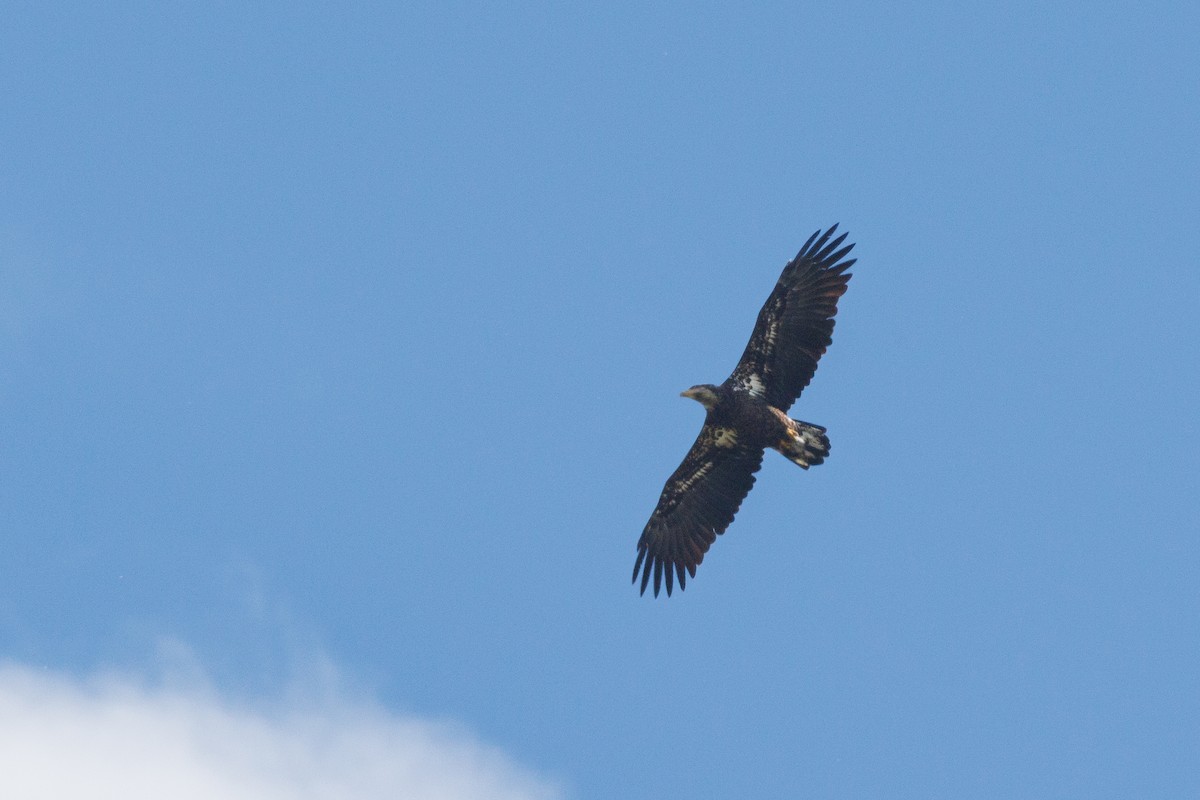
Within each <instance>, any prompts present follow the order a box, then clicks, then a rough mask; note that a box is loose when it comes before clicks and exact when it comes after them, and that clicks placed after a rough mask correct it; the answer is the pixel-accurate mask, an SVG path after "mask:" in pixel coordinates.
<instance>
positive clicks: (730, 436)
mask: <svg viewBox="0 0 1200 800" xmlns="http://www.w3.org/2000/svg"><path fill="white" fill-rule="evenodd" d="M713 444H714V445H715V446H717V447H733V446H734V445H736V444H737V431H735V430H734V429H733V428H717V435H716V437H714V438H713Z"/></svg>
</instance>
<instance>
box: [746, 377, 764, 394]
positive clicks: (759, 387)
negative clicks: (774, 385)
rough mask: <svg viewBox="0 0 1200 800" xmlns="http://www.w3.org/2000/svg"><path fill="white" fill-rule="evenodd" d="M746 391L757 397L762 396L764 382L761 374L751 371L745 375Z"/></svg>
mask: <svg viewBox="0 0 1200 800" xmlns="http://www.w3.org/2000/svg"><path fill="white" fill-rule="evenodd" d="M746 391H748V392H750V394H752V395H756V396H758V397H762V396H763V395H764V394H766V391H767V387H766V384H764V383H763V381H762V376H760V375H759V374H758V373H757V372H751V373H750V374H749V375H747V376H746Z"/></svg>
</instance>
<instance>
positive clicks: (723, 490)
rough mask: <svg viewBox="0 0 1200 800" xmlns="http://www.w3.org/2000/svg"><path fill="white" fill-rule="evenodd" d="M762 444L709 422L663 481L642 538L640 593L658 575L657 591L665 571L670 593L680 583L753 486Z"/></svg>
mask: <svg viewBox="0 0 1200 800" xmlns="http://www.w3.org/2000/svg"><path fill="white" fill-rule="evenodd" d="M762 459H763V450H762V448H757V449H756V448H749V447H744V446H742V445H740V444H738V441H737V433H736V431H734V430H733V429H731V428H724V427H720V426H716V425H707V424H706V425H705V426H704V427H703V428H701V429H700V435H699V436H697V437H696V443H695V444H693V445H692V449H691V450H689V451H688V454H687V456H686V457H685V458H684V459H683V463H682V464H680V465H679V469H677V470H675V473H674V474H673V475H672V476H671V477H670V478H669V479H668V480H667V485H666V486H665V487H663V492H662V496H661V497H660V498H659V499H658V506H657V507H656V508H655V509H654V513H653V514H651V515H650V521H649V522H647V523H646V529H645V530H643V531H642V538H641V539H639V540H638V545H637V546H638V556H637V563H635V564H634V565H633V582H634V583H637V580H638V573H639V572H640V573H641V576H642V594H645V593H646V585H647V584H648V583H649V582H650V575H651V574H652V573H653V575H654V596H655V597H657V596H658V591H659V588H660V587H661V585H662V579H663V575H664V574H665V575H666V579H667V595H668V596H670V594H671V589H672V584H673V582H674V579H675V578H676V577H678V579H679V588H680V589H682V588H683V587H684V584H685V582H686V580H687V576H688V575H690V576H692V577H693V578H694V577H696V567H697V566H698V565H699V564H700V562H701V561H703V560H704V554H705V553H707V552H708V548H709V546H710V545H711V544H712V543H713V541H714V540H715V539H716V538H717V535H718V534H720V533H724V532H725V529H726V528H728V527H729V523H731V522H733V515H734V514H736V513H737V510H738V508H739V507H740V506H741V505H742V501H743V500H745V499H746V495H747V494H749V493H750V488H751V487H752V486H754V473H756V472H758V468H759V467H760V466H762Z"/></svg>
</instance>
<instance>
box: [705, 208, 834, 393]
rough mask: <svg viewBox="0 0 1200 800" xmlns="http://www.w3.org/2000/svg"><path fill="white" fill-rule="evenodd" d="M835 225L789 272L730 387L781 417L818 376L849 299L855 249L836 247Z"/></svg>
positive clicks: (761, 317)
mask: <svg viewBox="0 0 1200 800" xmlns="http://www.w3.org/2000/svg"><path fill="white" fill-rule="evenodd" d="M836 230H837V225H834V226H833V227H832V228H830V229H829V230H827V231H825V233H821V232H820V231H817V232H816V233H814V234H813V235H812V236H811V237H810V238H809V240H808V241H807V242H805V244H804V247H802V248H801V249H800V252H799V253H798V254H797V255H796V257H795V258H794V259H792V261H791V262H789V263H788V265H787V266H786V267H784V268H783V274H782V275H780V276H779V281H778V282H777V283H776V284H775V289H774V291H772V292H771V296H770V297H768V298H767V302H766V303H764V304H763V307H762V311H760V312H759V313H758V322H756V323H755V325H754V333H752V334H751V335H750V342H749V344H747V345H746V351H745V352H744V353H742V358H741V360H740V361H739V362H738V365H737V367H735V368H734V370H733V374H732V375H730V376H729V381H727V383H733V384H736V385H739V386H741V387H742V388H744V389H745V390H746V391H749V392H753V393H755V394H758V395H759V396H760V397H762V398H763V399H764V400H766V401H767V402H768V403H770V404H771V405H773V406H775V407H776V408H778V409H779V410H780V411H787V410H788V408H790V407H791V405H792V403H794V402H796V398H797V397H799V396H800V392H802V391H803V390H804V387H805V386H808V383H809V381H811V380H812V377H813V373H815V372H816V371H817V360H818V359H820V358H821V356H822V355H823V354H824V353H825V349H826V348H827V347H829V344H830V342H831V341H832V334H833V317H834V315H835V314H837V302H838V298H840V297H841V296H842V295H843V294H845V293H846V283H847V282H848V281H849V280H850V274H849V273H847V272H846V270H847V269H849V268H850V266H851V265H852V264H853V263H854V261H855V259H853V258H851V259H848V260H846V261H842V260H841V259H842V258H843V257H844V256H845V255H846V254H847V253H849V252H850V249H851V248H852V247H854V245H853V244H848V245H846V246H845V247H841V249H839V247H840V245H841V244H842V242H843V241H845V239H846V234H844V233H843V234H842V235H841V236H839V237H837V238H836V239H834V240H833V241H830V237H831V236H833V233H834V231H836Z"/></svg>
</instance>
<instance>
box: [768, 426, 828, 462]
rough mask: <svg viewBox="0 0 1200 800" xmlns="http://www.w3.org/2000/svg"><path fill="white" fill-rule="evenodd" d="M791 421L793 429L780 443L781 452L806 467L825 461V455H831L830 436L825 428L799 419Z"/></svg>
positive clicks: (790, 459)
mask: <svg viewBox="0 0 1200 800" xmlns="http://www.w3.org/2000/svg"><path fill="white" fill-rule="evenodd" d="M790 422H791V423H792V425H791V429H790V430H789V431H788V435H787V437H785V438H784V440H783V441H781V442H780V443H779V446H778V450H779V452H781V453H783V454H784V455H785V456H787V458H788V460H789V461H791V462H792V463H794V464H799V465H800V466H801V467H804V469H808V468H809V467H811V466H812V465H814V464H820V463H821V462H822V461H824V460H825V456H827V455H829V437H828V436H826V435H825V429H824V428H822V427H821V426H820V425H813V424H812V423H811V422H801V421H800V420H797V419H793V420H790Z"/></svg>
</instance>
